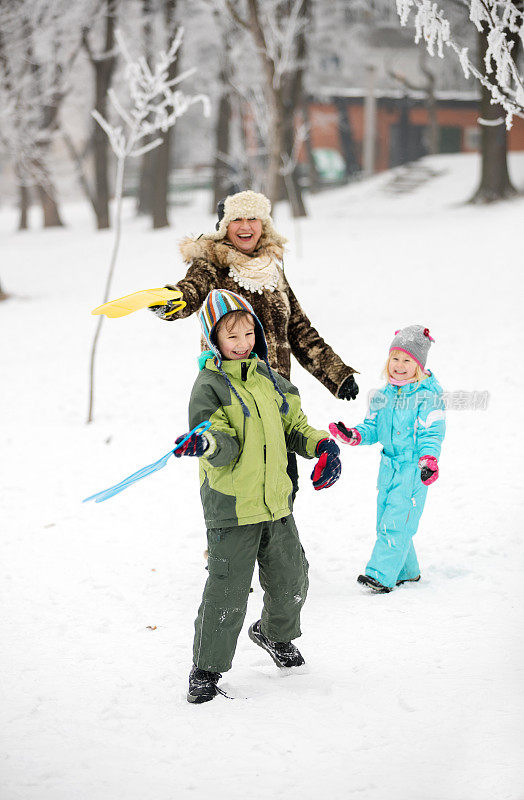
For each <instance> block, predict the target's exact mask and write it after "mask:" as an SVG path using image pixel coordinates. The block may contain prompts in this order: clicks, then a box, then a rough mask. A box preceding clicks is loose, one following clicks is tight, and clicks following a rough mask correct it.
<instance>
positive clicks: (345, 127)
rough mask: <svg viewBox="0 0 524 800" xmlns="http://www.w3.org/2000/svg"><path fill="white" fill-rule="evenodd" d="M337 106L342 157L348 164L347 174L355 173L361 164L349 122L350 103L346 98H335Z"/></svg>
mask: <svg viewBox="0 0 524 800" xmlns="http://www.w3.org/2000/svg"><path fill="white" fill-rule="evenodd" d="M334 102H335V106H336V109H337V116H338V130H339V134H340V144H341V145H342V157H343V159H344V161H345V164H346V176H347V177H349V176H350V175H355V174H356V173H357V172H359V170H360V164H359V163H358V159H357V156H356V151H355V141H354V139H353V133H352V130H351V125H350V123H349V116H348V109H349V103H348V101H347V99H346V98H343V97H337V98H335V101H334Z"/></svg>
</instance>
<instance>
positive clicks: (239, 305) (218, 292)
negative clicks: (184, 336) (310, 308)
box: [198, 289, 289, 417]
mask: <svg viewBox="0 0 524 800" xmlns="http://www.w3.org/2000/svg"><path fill="white" fill-rule="evenodd" d="M232 311H246V312H247V313H248V314H251V316H252V317H253V322H254V323H255V346H254V347H253V350H252V352H253V353H255V354H256V355H257V356H258V357H259V358H260V359H261V360H262V361H264V363H265V364H266V366H267V368H268V370H269V376H270V378H271V380H272V382H273V385H274V387H275V390H276V391H277V392H278V394H279V395H280V396H281V397H282V400H283V403H282V405H281V407H280V412H281V413H282V414H287V412H288V411H289V405H288V402H287V400H286V397H285V395H284V394H283V392H281V391H280V389H279V388H278V386H277V383H276V380H275V376H274V375H273V371H272V369H271V367H270V366H269V361H268V354H267V342H266V337H265V334H264V328H263V327H262V323H261V322H260V320H259V318H258V317H257V315H256V314H255V312H254V311H253V306H252V305H251V303H250V302H249V301H248V300H246V299H245V298H243V297H241V296H240V295H239V294H235V292H229V291H228V290H227V289H213V291H212V292H209V294H208V296H207V297H206V299H205V300H204V302H203V304H202V308H201V309H200V311H199V313H198V319H199V321H200V325H201V327H202V333H203V334H204V337H205V339H206V342H207V343H208V345H209V347H210V348H211V350H212V351H213V353H214V356H215V363H216V365H217V367H218V370H219V372H220V373H221V375H222V376H223V378H224V380H225V381H226V383H227V384H228V386H229V388H230V389H231V390H232V391H233V393H234V394H235V395H236V397H237V398H238V400H239V401H240V405H241V406H242V410H243V411H244V414H245V416H246V417H249V416H250V414H249V410H248V408H247V407H246V405H245V403H244V402H243V400H242V399H241V397H240V396H239V394H238V392H236V391H235V388H234V387H233V385H232V384H231V381H230V380H229V378H228V376H227V375H226V373H225V372H224V370H223V369H222V360H223V356H222V353H221V352H220V350H219V348H218V344H217V341H216V327H217V325H218V322H219V320H221V319H222V317H225V316H226V314H230V313H231V312H232Z"/></svg>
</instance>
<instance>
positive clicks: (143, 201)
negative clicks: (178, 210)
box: [136, 0, 156, 214]
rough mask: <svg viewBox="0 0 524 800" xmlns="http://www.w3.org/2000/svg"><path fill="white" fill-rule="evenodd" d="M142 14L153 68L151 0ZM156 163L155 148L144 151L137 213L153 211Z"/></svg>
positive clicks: (148, 58) (145, 2) (144, 3)
mask: <svg viewBox="0 0 524 800" xmlns="http://www.w3.org/2000/svg"><path fill="white" fill-rule="evenodd" d="M142 14H143V20H144V58H145V60H146V61H147V64H148V66H149V67H150V68H151V63H152V55H153V50H154V44H153V26H152V16H151V15H152V5H151V0H142ZM151 139H152V137H151V136H149V137H146V138H145V139H144V144H148V142H150V141H151ZM155 164H156V152H155V151H154V150H150V151H149V153H144V155H143V156H142V160H141V164H140V182H139V186H138V198H137V207H136V210H137V214H152V213H153V197H154V185H155V169H156V167H155Z"/></svg>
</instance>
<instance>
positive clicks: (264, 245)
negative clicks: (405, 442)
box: [152, 191, 358, 489]
mask: <svg viewBox="0 0 524 800" xmlns="http://www.w3.org/2000/svg"><path fill="white" fill-rule="evenodd" d="M217 211H218V222H217V224H216V231H215V232H213V233H208V234H203V235H201V236H199V237H198V238H196V239H193V238H186V239H183V240H182V242H181V243H180V252H181V253H182V257H183V259H184V261H185V262H186V264H187V265H188V269H187V272H186V275H185V277H184V278H182V280H180V281H177V283H176V284H175V285H170V286H169V287H168V288H170V289H171V288H172V289H178V290H179V291H181V292H182V294H183V299H184V300H185V302H186V306H185V308H184V309H183V310H182V311H178V312H176V313H174V308H176V306H174V305H173V303H172V302H169V303H167V304H166V305H164V306H153V307H152V310H153V311H154V313H155V314H156V315H157V316H158V317H160V318H161V319H166V320H173V319H180V318H183V317H188V316H190V315H191V314H194V313H195V312H197V311H198V310H199V309H200V307H201V305H202V303H203V302H204V299H205V298H206V297H207V295H208V294H209V292H210V291H212V290H213V289H228V290H229V291H232V292H236V293H237V294H239V295H241V296H243V297H245V298H246V300H248V301H249V302H250V303H251V305H252V306H253V308H254V311H255V314H256V315H257V317H258V318H259V319H260V321H261V323H262V326H263V328H264V330H265V334H266V340H267V345H268V357H269V363H270V365H271V367H272V368H273V369H275V370H276V371H277V372H279V373H280V374H281V375H283V376H284V377H285V378H287V379H288V380H289V377H290V369H291V353H292V354H293V355H294V356H295V358H296V359H297V361H298V362H299V364H301V365H302V366H303V367H304V368H305V369H307V371H308V372H310V373H311V374H312V375H313V376H314V377H315V378H317V380H319V381H320V383H322V384H323V385H324V386H325V387H326V389H329V391H330V392H331V393H332V394H333V395H334V396H335V397H338V398H340V399H342V400H350V399H353V400H354V399H355V397H356V396H357V393H358V386H357V384H356V382H355V379H354V377H353V373H354V372H355V370H354V369H353V368H352V367H350V366H348V365H347V364H345V363H344V362H343V361H342V359H341V358H340V357H339V356H338V355H337V354H336V353H335V352H334V351H333V350H332V348H331V347H330V346H329V345H328V344H326V342H325V341H324V340H323V339H322V337H321V336H320V335H319V333H318V332H317V331H316V329H315V328H314V327H313V326H312V324H311V322H310V321H309V319H308V317H307V316H306V314H305V313H304V311H303V310H302V308H301V307H300V304H299V302H298V300H297V298H296V297H295V295H294V293H293V291H292V289H291V287H290V285H289V283H288V282H287V279H286V276H285V274H284V270H283V253H284V244H285V242H286V239H284V237H283V236H281V235H280V234H279V233H277V231H276V230H275V228H274V226H273V220H272V219H271V216H270V214H271V204H270V202H269V200H268V198H267V197H266V196H265V195H263V194H259V193H257V192H252V191H245V192H238V193H237V194H232V195H229V196H228V197H226V198H225V200H223V201H221V202H220V203H219V204H218V208H217ZM292 455H293V454H290V456H291V458H290V465H289V474H290V477H291V479H292V480H293V484H294V486H295V489H296V461H295V460H294V459H293V457H292ZM293 462H294V463H293Z"/></svg>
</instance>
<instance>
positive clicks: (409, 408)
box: [356, 374, 446, 588]
mask: <svg viewBox="0 0 524 800" xmlns="http://www.w3.org/2000/svg"><path fill="white" fill-rule="evenodd" d="M356 429H357V430H358V432H359V433H360V435H361V436H362V444H375V443H376V442H380V443H381V444H382V446H383V450H382V457H381V461H380V470H379V473H378V482H377V489H378V498H377V541H376V543H375V547H374V549H373V553H372V554H371V558H370V560H369V563H368V565H367V567H366V575H370V576H371V577H372V578H375V579H376V580H377V581H379V582H380V583H381V584H383V586H389V587H390V588H392V587H394V586H395V585H396V583H397V581H402V580H410V579H413V578H416V577H417V576H418V575H419V574H420V568H419V565H418V561H417V556H416V553H415V548H414V547H413V541H412V539H413V536H414V535H415V533H416V532H417V528H418V524H419V521H420V517H421V515H422V511H423V509H424V503H425V501H426V494H427V491H428V487H427V486H425V485H424V484H423V483H422V481H421V480H420V469H419V467H418V460H419V458H420V457H421V456H435V458H438V457H439V456H440V448H441V444H442V441H443V439H444V434H445V431H446V424H445V411H444V401H443V398H442V388H441V387H440V385H439V383H438V381H437V380H436V379H435V377H434V376H433V375H431V374H430V375H429V377H427V378H426V379H425V380H424V381H422V382H420V383H417V382H415V383H408V384H407V385H406V386H393V385H392V384H390V383H388V384H387V385H386V386H385V387H384V388H383V389H380V390H378V391H376V392H375V393H374V394H373V396H372V397H371V400H370V405H369V411H368V415H367V416H366V418H365V420H364V422H363V423H362V424H361V425H357V426H356Z"/></svg>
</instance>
